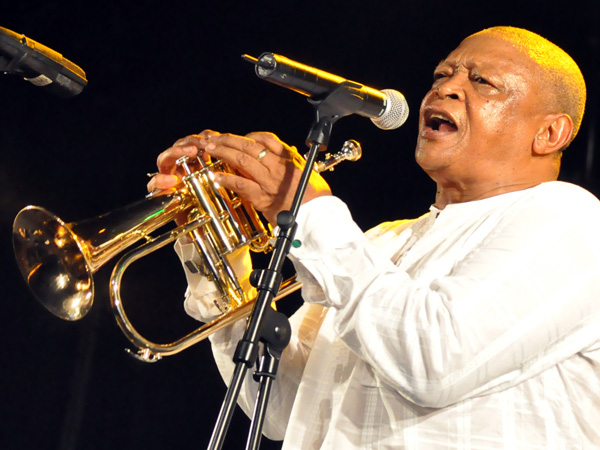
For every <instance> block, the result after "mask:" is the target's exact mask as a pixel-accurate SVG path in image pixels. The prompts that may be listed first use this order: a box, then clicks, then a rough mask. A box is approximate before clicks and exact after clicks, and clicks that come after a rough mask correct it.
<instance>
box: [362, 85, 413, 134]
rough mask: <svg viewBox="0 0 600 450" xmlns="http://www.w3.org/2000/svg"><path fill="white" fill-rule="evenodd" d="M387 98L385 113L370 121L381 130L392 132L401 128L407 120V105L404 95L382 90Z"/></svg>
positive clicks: (394, 91) (390, 90)
mask: <svg viewBox="0 0 600 450" xmlns="http://www.w3.org/2000/svg"><path fill="white" fill-rule="evenodd" d="M381 92H383V93H384V94H385V95H386V96H387V103H386V105H385V111H384V112H383V113H382V114H381V116H379V117H375V118H373V119H371V121H372V122H373V123H374V124H375V126H377V127H378V128H381V129H382V130H393V129H396V128H398V127H399V126H401V125H402V124H403V123H404V122H406V119H407V118H408V103H406V99H405V98H404V95H402V94H401V93H400V92H398V91H396V90H394V89H383V90H382V91H381Z"/></svg>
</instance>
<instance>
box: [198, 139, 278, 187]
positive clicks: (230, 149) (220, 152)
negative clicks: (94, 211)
mask: <svg viewBox="0 0 600 450" xmlns="http://www.w3.org/2000/svg"><path fill="white" fill-rule="evenodd" d="M204 149H205V151H206V153H208V154H209V155H210V156H211V157H214V158H217V159H220V160H222V161H224V162H226V163H227V164H229V165H230V166H231V167H234V168H235V169H237V170H239V171H240V173H242V174H243V175H244V176H247V177H250V178H251V179H253V180H254V181H257V180H262V179H265V178H267V177H268V176H269V173H270V171H271V170H272V169H273V168H274V167H275V166H276V165H278V164H280V160H281V157H280V156H278V155H279V154H281V153H282V144H281V143H280V142H279V143H277V141H274V140H269V142H268V143H265V144H262V143H260V142H258V141H257V140H255V139H252V138H249V137H245V136H235V135H231V134H221V135H219V136H216V137H211V138H210V140H209V141H208V143H207V145H206V147H205V148H204ZM265 150H266V151H265Z"/></svg>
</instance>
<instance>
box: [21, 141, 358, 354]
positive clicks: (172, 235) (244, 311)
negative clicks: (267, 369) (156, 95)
mask: <svg viewBox="0 0 600 450" xmlns="http://www.w3.org/2000/svg"><path fill="white" fill-rule="evenodd" d="M360 155H361V148H360V144H358V142H356V141H346V142H345V143H344V146H343V147H342V150H341V151H340V152H339V153H337V154H335V155H333V156H332V155H327V157H326V160H325V161H323V162H321V163H319V165H315V167H314V170H316V171H317V172H322V171H325V170H330V169H332V168H333V166H334V165H336V164H338V163H339V162H341V161H342V160H345V159H348V160H357V159H358V158H360ZM196 159H197V161H198V162H199V164H200V169H198V170H195V171H192V169H191V160H190V158H188V157H183V158H181V159H180V160H179V161H177V164H178V165H179V166H180V167H181V168H182V169H183V170H184V172H185V176H184V177H183V181H182V184H181V185H180V186H179V187H178V188H177V189H176V190H175V191H174V192H171V193H158V194H156V193H152V194H149V195H148V196H146V197H145V198H144V199H142V200H140V201H137V202H135V203H132V204H130V205H127V206H125V207H122V208H120V209H117V210H114V211H112V212H109V213H106V214H102V215H100V216H97V217H94V218H91V219H86V220H82V221H78V222H70V223H66V222H64V221H63V220H61V219H60V218H59V217H58V216H56V215H54V214H53V213H51V212H49V211H47V210H46V209H44V208H42V207H39V206H27V207H26V208H24V209H22V210H21V211H20V212H19V214H18V215H17V216H16V218H15V221H14V224H13V247H14V251H15V257H16V260H17V264H18V266H19V269H20V271H21V274H22V275H23V278H24V279H25V281H26V282H27V285H28V286H29V288H30V290H31V291H32V292H33V294H34V295H35V297H36V298H37V299H38V301H39V302H40V303H41V304H42V305H43V306H44V307H45V308H46V309H48V310H49V311H50V312H51V313H52V314H54V315H55V316H57V317H59V318H61V319H64V320H70V321H72V320H79V319H81V318H82V317H84V316H85V315H86V314H87V313H88V312H89V310H90V309H91V307H92V304H93V300H94V280H93V274H94V273H95V272H96V271H98V269H99V268H100V267H102V266H103V265H104V264H106V263H107V262H108V261H109V260H111V259H112V258H114V257H115V256H117V255H118V254H120V253H121V252H123V251H124V250H125V249H127V248H128V247H131V246H132V245H133V244H135V243H138V241H141V240H143V241H144V242H143V243H142V244H141V245H139V246H138V247H135V248H133V249H131V250H129V251H128V252H126V253H125V254H124V255H123V256H122V257H121V258H120V259H119V261H118V262H117V263H116V265H115V267H114V269H113V271H112V274H111V277H110V297H111V307H112V311H113V314H114V316H115V319H116V321H117V323H118V325H119V327H120V328H121V331H122V332H123V333H124V334H125V336H126V337H127V338H128V339H129V341H130V342H131V343H132V344H133V345H134V346H135V347H136V348H137V351H135V352H134V351H130V350H128V351H129V352H130V353H131V354H132V355H133V356H136V357H137V358H139V359H141V360H143V361H146V362H154V361H157V360H159V359H161V358H162V357H163V356H169V355H173V354H176V353H179V352H180V351H182V350H184V349H186V348H188V347H190V346H192V345H194V344H196V343H197V342H199V341H201V340H203V339H205V338H206V337H208V336H209V335H210V334H212V333H214V332H215V331H217V330H219V329H221V328H223V327H225V326H227V325H229V324H230V323H233V322H234V321H237V320H239V319H241V318H243V317H246V316H248V315H249V314H250V312H251V310H252V306H253V304H254V301H255V298H252V296H251V295H250V294H249V293H247V292H245V291H244V289H243V288H242V287H241V285H240V282H239V280H238V278H237V277H236V274H235V273H234V271H233V269H232V267H231V264H230V262H229V260H228V255H230V254H231V253H232V252H234V251H236V250H238V249H241V248H243V247H246V246H247V247H248V248H249V249H250V250H252V251H256V252H268V251H270V250H271V244H270V242H271V240H272V235H271V232H270V230H269V229H267V228H266V227H265V226H264V225H263V223H262V221H261V220H260V218H259V217H258V214H257V212H256V211H255V209H254V208H253V206H252V205H251V204H250V203H248V202H247V201H245V200H244V199H242V198H241V197H239V196H238V195H237V194H235V193H234V192H232V191H230V190H228V189H225V188H223V187H222V186H219V185H218V184H217V183H215V181H214V173H216V172H225V173H227V172H229V173H232V172H233V170H232V169H231V168H230V167H229V166H228V165H227V164H225V163H223V162H221V161H216V162H214V163H210V162H209V163H205V162H204V161H202V159H201V158H193V161H196ZM182 213H185V214H186V215H187V222H186V223H185V224H183V225H179V226H177V227H176V228H174V229H172V230H171V231H168V232H165V233H164V234H161V235H159V236H156V237H154V236H152V235H151V233H152V232H154V231H155V230H157V229H159V228H161V227H163V226H164V225H166V224H168V223H169V222H171V221H173V220H174V219H175V217H176V216H178V215H181V214H182ZM184 236H188V239H189V240H190V241H191V242H192V243H193V244H194V245H195V247H196V249H197V250H198V254H199V255H200V257H201V262H202V263H201V264H200V266H199V267H196V268H195V269H196V270H200V271H201V272H202V273H203V275H205V276H206V277H208V279H210V280H211V281H213V282H214V284H215V286H216V287H217V292H218V299H217V300H215V306H216V307H217V308H218V309H219V311H220V312H221V313H222V314H221V315H220V316H219V317H217V318H216V319H214V320H212V321H211V322H209V323H206V324H203V325H202V326H201V327H200V328H198V329H196V330H194V331H192V332H191V333H189V334H187V335H186V336H184V337H182V338H180V339H178V340H176V341H174V342H171V343H167V344H158V343H154V342H151V341H149V340H147V339H146V338H144V337H143V336H142V335H140V334H139V333H138V332H137V331H136V329H135V328H134V326H133V325H132V324H131V322H130V321H129V319H128V318H127V314H126V313H125V310H124V307H123V302H122V300H121V295H120V287H121V280H122V277H123V274H124V272H125V270H126V269H127V268H128V267H129V266H130V265H131V264H132V263H133V262H135V261H137V260H138V259H140V258H142V257H144V256H146V255H148V254H150V253H152V252H154V251H156V250H158V249H160V248H162V247H164V246H166V245H168V244H170V243H173V242H174V241H175V240H177V239H179V238H180V237H184ZM300 287H301V284H300V283H298V282H297V281H295V280H294V278H292V279H289V280H287V281H284V282H283V283H282V285H281V288H280V290H279V293H278V295H277V296H276V298H275V300H279V299H281V298H283V297H285V296H287V295H289V294H290V293H292V292H294V291H296V290H298V289H300Z"/></svg>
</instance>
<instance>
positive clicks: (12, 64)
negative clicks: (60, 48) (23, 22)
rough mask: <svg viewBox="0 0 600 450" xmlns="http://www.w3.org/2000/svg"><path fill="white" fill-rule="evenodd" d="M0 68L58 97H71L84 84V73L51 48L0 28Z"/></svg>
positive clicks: (79, 90)
mask: <svg viewBox="0 0 600 450" xmlns="http://www.w3.org/2000/svg"><path fill="white" fill-rule="evenodd" d="M0 71H2V72H4V73H8V74H17V75H20V76H22V77H23V78H24V79H25V80H27V81H29V82H30V83H32V84H34V85H36V86H41V87H43V88H44V89H45V90H47V91H48V92H51V93H53V94H55V95H58V96H59V97H63V98H68V97H73V96H75V95H77V94H79V93H81V91H83V88H85V87H86V86H87V79H86V78H85V72H84V71H83V70H82V69H81V67H79V66H77V65H75V64H73V63H72V62H71V61H69V60H68V59H66V58H63V56H62V55H61V54H60V53H58V52H55V51H54V50H52V49H50V48H48V47H46V46H45V45H42V44H40V43H39V42H36V41H34V40H33V39H29V38H28V37H26V36H25V35H23V34H17V33H15V32H13V31H11V30H8V29H6V28H3V27H0Z"/></svg>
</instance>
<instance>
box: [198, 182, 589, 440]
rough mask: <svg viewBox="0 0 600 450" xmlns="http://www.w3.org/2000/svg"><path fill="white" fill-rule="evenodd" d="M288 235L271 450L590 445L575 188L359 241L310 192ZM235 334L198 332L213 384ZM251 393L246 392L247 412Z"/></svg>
mask: <svg viewBox="0 0 600 450" xmlns="http://www.w3.org/2000/svg"><path fill="white" fill-rule="evenodd" d="M298 225H299V226H298V232H297V234H296V238H297V239H298V240H299V241H300V242H301V244H302V245H301V246H300V247H299V248H297V249H294V250H293V251H292V259H293V260H294V263H295V266H296V268H297V271H298V275H299V277H300V278H301V280H302V282H303V286H304V287H303V297H304V299H305V301H306V302H307V303H305V304H304V305H303V306H302V307H301V308H300V309H299V310H298V312H296V313H295V314H294V316H293V317H292V318H291V319H290V321H291V323H292V329H293V333H294V335H293V337H292V341H291V343H290V345H289V346H288V348H287V349H286V350H285V352H284V354H283V357H282V360H281V363H280V367H279V371H278V378H277V380H276V382H275V383H274V387H273V392H272V394H271V398H270V401H269V417H268V418H267V421H266V424H265V428H264V431H265V434H266V435H267V436H269V437H270V438H272V439H282V438H285V439H284V444H283V448H284V449H359V448H360V449H496V448H504V449H511V450H512V449H555V448H556V449H580V448H586V449H588V448H600V203H599V202H598V200H597V199H596V198H595V197H593V196H592V195H591V194H589V193H588V192H586V191H584V190H583V189H581V188H579V187H576V186H574V185H570V184H567V183H561V182H552V183H545V184H542V185H540V186H537V187H535V188H531V189H527V190H523V191H517V192H512V193H508V194H503V195H499V196H495V197H491V198H488V199H485V200H479V201H474V202H468V203H462V204H453V205H448V206H447V207H446V208H445V209H444V210H443V211H439V210H437V209H436V208H433V207H432V208H431V211H430V213H429V214H426V215H424V216H423V217H421V218H419V219H417V220H414V221H399V222H391V223H386V224H382V225H380V226H379V227H377V228H375V229H374V230H372V231H370V232H369V233H367V236H366V237H365V235H363V233H362V232H361V231H360V229H359V228H358V227H357V226H356V225H355V224H354V222H353V221H352V220H351V217H350V214H349V212H348V210H347V208H346V207H345V205H344V204H343V203H342V202H341V201H340V200H338V199H336V198H334V197H322V198H318V199H316V200H313V201H311V202H309V203H307V204H305V205H303V206H302V208H300V214H299V217H298ZM188 275H189V274H188ZM189 294H190V295H189V296H188V299H187V301H186V304H192V303H197V302H198V301H201V300H199V298H200V297H201V293H199V292H197V293H196V294H194V292H192V290H190V292H189ZM190 309H191V308H188V310H190ZM242 328H243V324H242V323H237V324H235V326H234V327H231V328H229V329H226V330H223V331H222V332H218V333H216V334H215V335H213V337H212V338H211V341H212V343H213V352H214V354H215V360H216V361H217V364H218V365H219V368H220V370H221V371H222V374H223V376H224V379H225V380H227V381H229V379H230V378H231V371H232V363H231V354H232V352H233V349H234V347H235V344H236V343H237V339H232V336H237V335H238V334H239V333H240V332H241V329H242ZM255 392H256V383H253V382H246V383H245V387H244V389H243V392H242V398H241V400H240V405H241V406H242V407H243V408H244V409H245V410H246V411H247V413H250V412H251V411H252V403H253V401H254V398H255Z"/></svg>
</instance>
